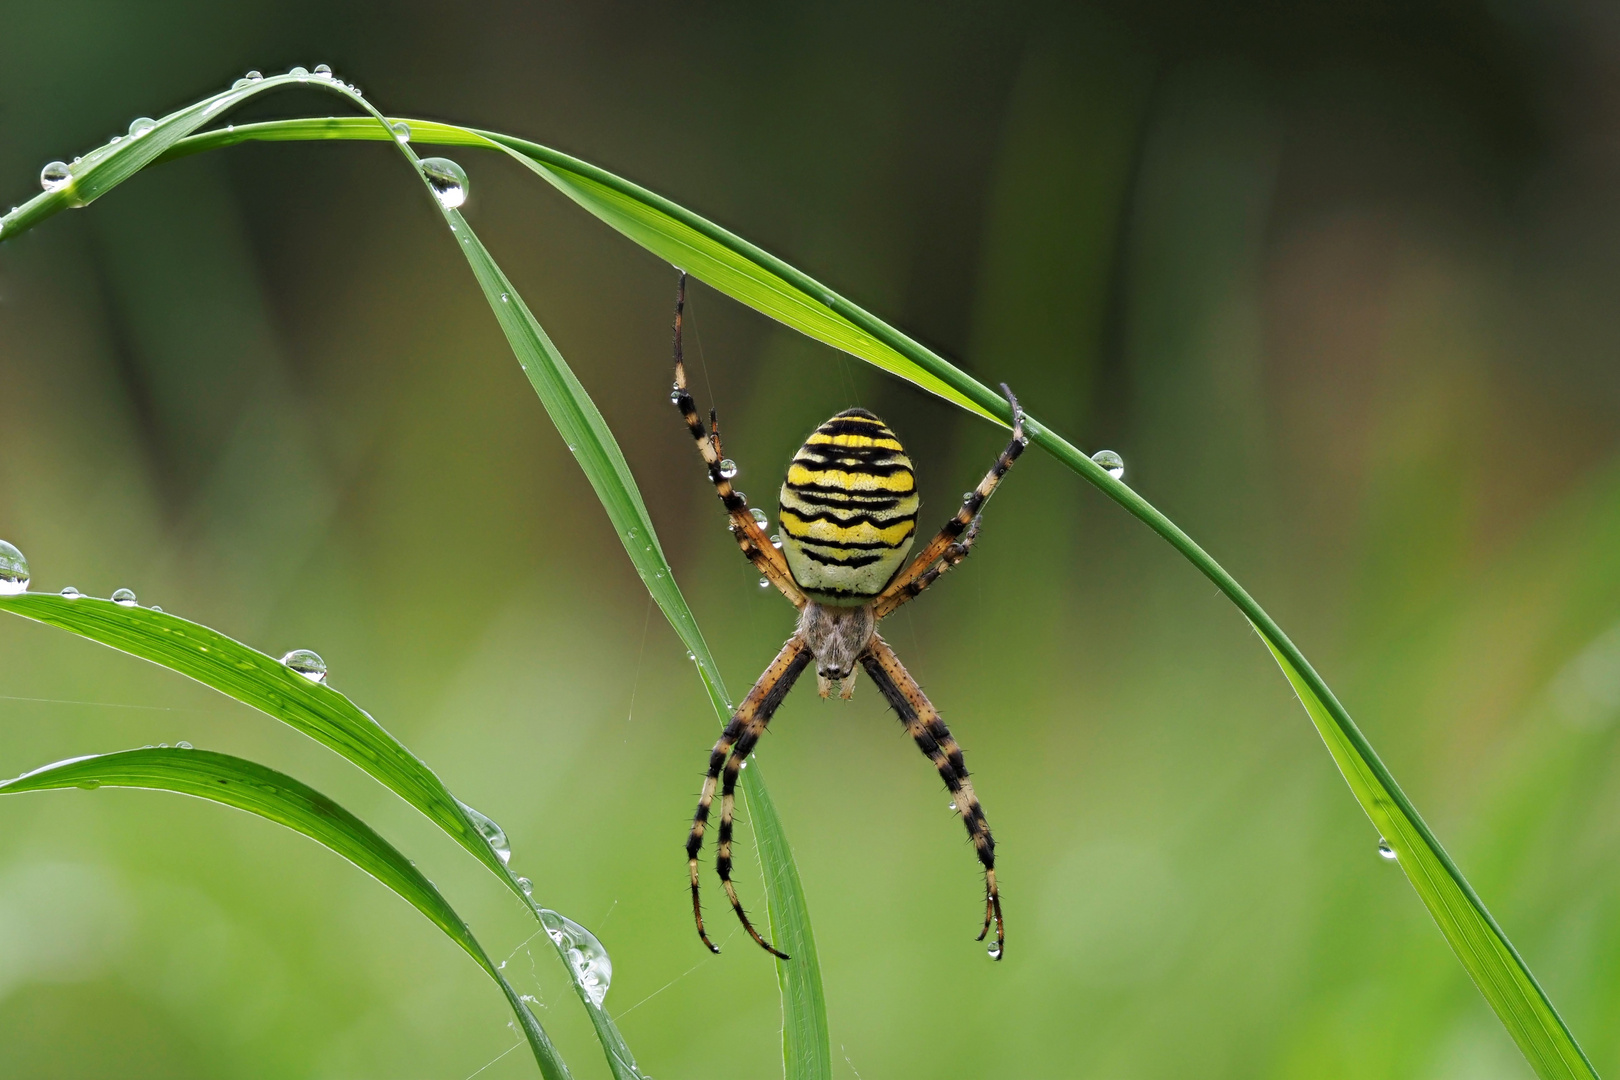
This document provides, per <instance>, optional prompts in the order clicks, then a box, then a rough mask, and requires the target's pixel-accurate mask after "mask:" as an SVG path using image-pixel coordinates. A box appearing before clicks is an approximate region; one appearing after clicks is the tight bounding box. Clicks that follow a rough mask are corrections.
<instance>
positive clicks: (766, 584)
mask: <svg viewBox="0 0 1620 1080" xmlns="http://www.w3.org/2000/svg"><path fill="white" fill-rule="evenodd" d="M759 587H760V588H762V589H768V588H770V587H771V579H770V578H760V579H759Z"/></svg>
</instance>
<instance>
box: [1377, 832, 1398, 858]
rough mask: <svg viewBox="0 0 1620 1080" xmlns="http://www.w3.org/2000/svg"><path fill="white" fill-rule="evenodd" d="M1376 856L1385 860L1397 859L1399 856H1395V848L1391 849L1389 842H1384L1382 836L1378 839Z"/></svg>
mask: <svg viewBox="0 0 1620 1080" xmlns="http://www.w3.org/2000/svg"><path fill="white" fill-rule="evenodd" d="M1378 854H1379V856H1380V857H1381V858H1385V859H1396V858H1399V856H1398V855H1396V854H1395V848H1394V847H1392V846H1391V845H1390V842H1389V841H1388V840H1385V839H1384V838H1383V837H1382V836H1380V837H1379V838H1378Z"/></svg>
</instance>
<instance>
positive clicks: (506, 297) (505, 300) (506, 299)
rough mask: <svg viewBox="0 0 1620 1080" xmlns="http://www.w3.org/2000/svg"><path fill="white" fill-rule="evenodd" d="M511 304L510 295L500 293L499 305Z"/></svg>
mask: <svg viewBox="0 0 1620 1080" xmlns="http://www.w3.org/2000/svg"><path fill="white" fill-rule="evenodd" d="M511 302H512V294H511V293H501V303H503V304H509V303H511Z"/></svg>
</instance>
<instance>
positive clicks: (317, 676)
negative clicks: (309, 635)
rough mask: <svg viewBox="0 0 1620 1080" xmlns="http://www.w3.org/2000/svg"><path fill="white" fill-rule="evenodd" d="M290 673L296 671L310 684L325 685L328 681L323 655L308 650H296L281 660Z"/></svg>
mask: <svg viewBox="0 0 1620 1080" xmlns="http://www.w3.org/2000/svg"><path fill="white" fill-rule="evenodd" d="M281 662H282V663H283V664H285V665H286V666H287V670H288V671H296V672H298V674H300V675H302V676H303V677H304V678H306V679H308V680H309V681H310V682H318V683H323V682H325V681H326V661H325V660H322V659H321V654H320V653H316V652H311V651H310V650H308V649H294V650H293V651H292V652H290V653H288V654H287V655H286V656H283V657H282V658H281Z"/></svg>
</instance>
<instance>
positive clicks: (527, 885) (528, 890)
mask: <svg viewBox="0 0 1620 1080" xmlns="http://www.w3.org/2000/svg"><path fill="white" fill-rule="evenodd" d="M517 885H518V888H520V889H522V890H523V895H524V896H533V895H534V882H532V881H530V880H529V879H528V878H526V877H520V878H518V879H517Z"/></svg>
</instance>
